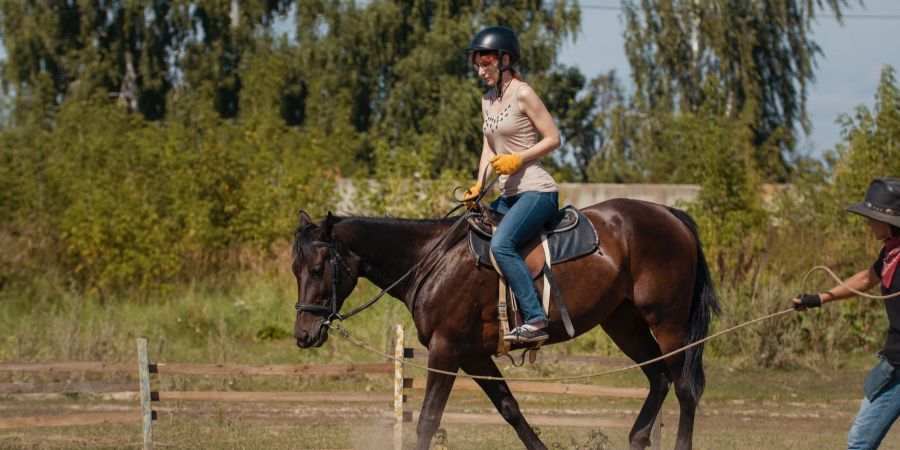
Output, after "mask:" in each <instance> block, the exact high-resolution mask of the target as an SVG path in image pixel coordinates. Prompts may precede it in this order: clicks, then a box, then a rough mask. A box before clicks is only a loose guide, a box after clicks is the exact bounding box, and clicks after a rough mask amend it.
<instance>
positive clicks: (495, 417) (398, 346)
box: [0, 325, 661, 449]
mask: <svg viewBox="0 0 900 450" xmlns="http://www.w3.org/2000/svg"><path fill="white" fill-rule="evenodd" d="M393 331H394V333H393V334H394V341H395V342H394V355H395V358H396V359H397V360H396V361H390V360H389V361H387V362H383V363H370V364H270V365H249V364H227V365H226V364H193V363H171V364H164V363H150V362H149V358H148V355H147V341H146V339H143V338H140V339H138V340H137V347H138V361H137V363H136V364H135V363H106V362H0V372H24V373H67V372H78V373H105V374H136V375H138V378H139V380H137V381H122V382H87V381H80V382H67V383H64V382H48V383H0V394H2V395H17V394H55V393H56V394H58V393H63V394H68V393H110V392H134V393H140V399H141V402H140V405H139V406H140V407H139V408H137V407H136V408H135V410H134V411H126V412H115V413H91V414H77V415H65V416H36V417H17V418H5V419H0V429H10V428H28V427H44V426H68V425H100V424H113V423H115V424H118V423H142V424H143V430H144V448H145V449H151V448H152V447H153V420H155V419H156V412H155V411H153V409H152V405H153V403H156V402H161V401H188V402H193V401H207V402H315V403H325V402H328V403H370V404H371V403H383V404H385V405H390V408H389V409H391V410H392V411H390V413H389V414H388V415H387V416H386V417H389V420H390V421H391V422H393V432H394V448H397V449H399V448H401V446H402V436H403V423H404V422H409V421H411V420H418V415H419V413H418V411H404V405H405V403H406V400H407V392H410V393H412V392H413V391H415V392H419V394H416V395H421V391H422V390H423V389H425V380H424V379H423V378H414V377H404V371H403V366H404V365H403V364H402V360H403V359H408V358H426V357H427V356H428V352H427V350H425V349H421V348H415V349H413V348H408V347H404V334H403V328H402V327H401V326H399V325H397V326H396V327H395V328H394V330H393ZM536 362H537V363H544V364H554V365H556V364H575V365H584V364H590V365H604V366H624V365H627V364H630V363H631V361H630V360H627V359H623V358H603V357H593V356H561V355H539V357H538V359H537V361H536ZM151 374H156V377H159V376H163V375H358V374H360V375H361V374H376V375H391V376H392V379H393V386H394V389H393V393H390V392H381V393H371V392H261V391H252V392H247V391H224V392H223V391H154V390H151V385H152V381H153V379H154V377H151ZM157 382H158V380H157ZM509 386H510V388H511V389H512V390H513V391H514V392H517V393H525V392H527V393H539V394H563V395H578V396H595V397H621V398H645V397H646V396H647V394H648V390H647V389H637V388H617V387H608V386H595V385H587V384H563V383H541V382H524V381H511V382H509ZM453 388H454V389H456V390H481V388H480V387H479V386H478V385H477V384H476V383H475V382H474V381H473V380H471V379H465V378H461V379H458V380H456V381H455V383H454V386H453ZM385 413H387V411H386V412H385ZM528 421H529V423H531V424H534V425H539V426H567V427H625V428H628V427H631V421H630V420H622V419H610V418H604V417H597V416H587V415H585V416H574V417H573V416H557V415H540V414H529V415H528ZM442 422H443V423H460V424H498V425H505V424H506V422H505V421H504V420H503V418H502V417H501V416H500V415H499V414H496V413H491V414H479V413H455V412H445V413H444V415H443V417H442ZM660 426H661V416H660V417H657V420H656V421H655V424H654V430H653V433H652V434H651V441H652V444H653V448H659V442H660Z"/></svg>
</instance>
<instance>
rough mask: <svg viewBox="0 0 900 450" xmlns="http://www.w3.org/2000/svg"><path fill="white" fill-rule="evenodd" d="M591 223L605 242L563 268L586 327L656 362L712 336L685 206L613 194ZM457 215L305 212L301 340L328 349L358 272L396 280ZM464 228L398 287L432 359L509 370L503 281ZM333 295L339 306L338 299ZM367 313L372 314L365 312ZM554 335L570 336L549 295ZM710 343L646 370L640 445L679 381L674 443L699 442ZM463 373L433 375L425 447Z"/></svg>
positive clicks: (709, 294)
mask: <svg viewBox="0 0 900 450" xmlns="http://www.w3.org/2000/svg"><path fill="white" fill-rule="evenodd" d="M582 212H583V213H584V215H585V216H586V217H588V218H589V219H590V220H591V222H593V224H594V227H595V228H596V230H597V232H598V234H599V238H600V251H599V252H596V253H593V254H591V255H588V256H585V257H582V258H579V259H577V260H573V261H570V262H566V263H562V264H558V265H554V266H553V271H554V273H555V275H556V278H557V281H558V283H559V285H560V288H561V291H562V294H563V297H564V298H565V299H566V303H567V306H568V310H569V314H570V316H571V318H572V322H573V323H574V325H575V330H576V333H577V334H582V333H585V332H587V331H588V330H590V329H591V328H594V327H595V326H597V325H600V326H602V327H603V329H604V330H605V331H606V333H607V334H609V336H610V337H611V338H612V339H613V341H615V343H616V344H617V345H618V346H619V348H621V349H622V351H623V352H625V354H626V355H628V356H629V357H630V358H632V359H633V360H635V361H637V362H641V361H647V360H649V359H652V358H655V357H658V356H660V355H662V354H664V353H668V352H670V351H673V350H675V349H678V348H679V347H681V346H684V345H686V344H690V343H692V342H696V341H698V340H700V339H702V338H704V337H705V336H706V333H707V329H708V327H709V321H710V317H711V315H712V313H713V312H715V313H718V312H719V305H718V300H717V298H716V294H715V291H714V289H713V287H712V284H711V280H710V276H709V269H708V268H707V264H706V260H705V258H704V256H703V251H702V249H701V245H700V240H699V238H698V236H697V230H696V225H695V224H694V222H693V221H692V220H691V218H690V217H689V216H688V215H687V213H685V212H683V211H680V210H677V209H673V208H667V207H665V206H662V205H657V204H654V203H648V202H642V201H635V200H624V199H615V200H610V201H607V202H603V203H600V204H597V205H594V206H591V207H588V208H585V209H583V210H582ZM454 222H455V220H454V219H452V218H451V219H446V220H402V219H391V218H369V217H335V216H332V215H331V213H329V214H328V217H327V218H326V219H325V220H323V222H322V223H321V224H318V225H317V224H314V223H313V222H312V221H311V220H310V218H309V216H308V215H307V214H306V213H304V212H302V211H301V213H300V226H299V228H298V229H297V231H296V233H295V242H294V260H293V272H294V275H295V276H296V278H297V285H298V289H299V297H298V305H306V307H305V308H300V309H301V311H298V313H297V318H296V322H295V325H294V336H295V337H296V339H297V345H298V346H300V347H302V348H309V347H318V346H321V345H322V344H323V343H324V342H325V340H326V339H327V337H328V328H326V327H324V326H323V323H324V321H325V319H326V317H327V316H329V315H330V314H331V312H332V311H337V310H340V307H341V305H342V304H343V301H344V299H345V298H347V296H348V295H350V293H351V292H352V291H353V288H354V287H355V285H356V282H357V280H358V277H365V278H367V279H369V280H371V281H372V282H373V283H374V284H375V285H377V286H379V287H382V288H386V287H388V286H390V285H391V284H392V283H393V282H394V281H396V280H397V279H398V278H400V277H401V276H402V275H403V274H404V273H406V272H407V271H408V270H409V269H410V268H411V267H413V265H414V264H415V263H416V262H418V261H419V260H420V259H421V258H422V257H423V256H425V255H426V253H427V252H428V250H429V249H430V248H431V246H432V245H434V244H435V243H437V242H438V241H439V239H441V238H442V236H443V235H445V234H446V232H447V231H448V230H449V229H450V228H451V226H452V225H453V223H454ZM465 228H466V227H465V226H460V227H459V228H457V229H455V230H453V231H452V233H451V234H450V236H449V238H448V239H447V240H446V241H444V243H443V244H442V245H441V247H440V248H438V249H437V251H436V252H435V253H434V254H432V255H430V256H429V257H428V259H427V261H426V262H425V263H424V264H423V265H422V266H421V267H419V268H418V269H417V270H416V271H415V272H414V273H413V275H412V276H410V277H408V278H407V279H405V280H403V282H401V283H400V284H398V285H397V286H396V287H394V288H391V289H390V290H389V291H388V293H389V294H390V295H392V296H393V297H395V298H397V299H400V301H402V302H403V303H404V304H405V305H406V308H407V309H408V310H409V312H410V313H411V314H412V317H413V320H414V321H415V324H416V330H417V331H418V336H419V340H420V341H421V343H422V345H424V346H426V347H428V350H429V353H428V366H429V367H431V368H435V369H441V370H445V371H451V372H457V371H458V370H459V369H462V370H464V371H465V372H466V373H468V374H471V375H491V376H497V377H499V376H501V373H500V371H499V370H498V368H497V366H496V365H495V364H494V361H493V359H492V358H491V355H492V354H493V353H494V352H495V351H496V349H497V339H498V328H499V323H498V321H497V282H498V276H497V274H496V272H494V270H493V269H487V268H484V267H476V265H475V261H474V259H473V257H472V255H471V254H470V253H469V249H468V247H467V245H466V239H465V233H466V231H465ZM332 303H334V304H333V305H332ZM363 314H364V313H363ZM549 316H550V318H551V323H550V329H549V332H550V339H549V341H548V342H547V344H551V343H556V342H562V341H565V340H567V339H568V336H567V335H566V332H565V330H564V328H563V324H562V322H561V321H560V319H559V312H558V310H556V308H555V305H553V304H552V303H551V310H550V314H549ZM702 354H703V347H702V346H697V347H694V348H692V349H690V350H688V351H686V352H684V353H681V354H678V355H676V356H673V357H671V358H667V359H666V360H665V361H660V362H658V363H655V364H652V365H649V366H645V367H643V371H644V374H645V375H646V376H647V379H648V381H649V383H650V392H649V395H648V396H647V399H646V400H645V401H644V405H643V407H642V408H641V411H640V413H639V414H638V417H637V420H636V421H635V424H634V427H633V428H632V430H631V432H630V434H629V438H630V444H631V447H632V448H643V447H645V446H647V445H649V442H650V439H649V436H650V430H651V427H652V425H653V420H654V419H655V418H656V416H657V412H658V411H659V409H660V407H661V406H662V403H663V400H664V399H665V397H666V394H667V393H668V390H669V386H670V385H671V384H673V383H674V386H675V395H676V396H677V397H678V402H679V404H680V406H681V411H680V412H681V414H680V419H679V424H678V440H677V443H676V448H679V449H686V448H690V447H691V439H692V433H693V427H694V413H695V410H696V408H697V403H698V402H699V400H700V395H701V394H702V393H703V387H704V375H703V366H702ZM454 380H455V377H453V376H448V375H441V374H435V373H433V372H429V373H428V381H427V385H426V388H425V399H424V403H423V405H422V412H421V415H420V416H419V423H418V426H417V429H416V431H417V435H418V444H417V447H418V448H420V449H427V448H428V446H429V445H430V443H431V439H432V437H433V435H434V433H435V431H436V430H437V428H438V425H439V424H440V422H441V416H442V415H443V412H444V406H445V405H446V403H447V398H448V396H449V395H450V390H451V389H452V387H453V382H454ZM478 384H479V385H480V386H481V388H482V389H483V390H484V392H485V394H487V396H488V397H489V398H490V399H491V401H492V402H493V403H494V406H495V407H496V408H497V410H498V411H499V412H500V414H501V415H502V416H503V418H504V419H506V421H507V422H508V423H509V424H510V425H512V426H513V427H514V428H515V430H516V433H517V434H518V436H519V438H520V439H521V440H522V442H523V443H524V444H525V446H526V447H527V448H530V449H531V448H545V446H544V444H543V443H542V442H541V440H540V439H539V438H538V437H537V436H536V435H535V433H534V431H533V430H532V428H531V427H530V426H529V425H528V423H527V422H526V421H525V418H524V417H523V416H522V413H521V412H520V411H519V406H518V403H517V402H516V400H515V399H514V398H513V395H512V393H511V392H510V390H509V387H508V386H507V384H506V382H503V381H484V380H478Z"/></svg>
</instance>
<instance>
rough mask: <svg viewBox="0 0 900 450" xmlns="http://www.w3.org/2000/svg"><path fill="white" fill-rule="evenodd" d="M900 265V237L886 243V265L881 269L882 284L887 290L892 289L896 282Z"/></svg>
mask: <svg viewBox="0 0 900 450" xmlns="http://www.w3.org/2000/svg"><path fill="white" fill-rule="evenodd" d="M897 263H900V237H895V238H893V239H889V240H887V241H885V242H884V265H883V266H882V267H881V282H882V283H884V287H885V289H890V288H891V281H893V280H894V271H895V270H896V269H897Z"/></svg>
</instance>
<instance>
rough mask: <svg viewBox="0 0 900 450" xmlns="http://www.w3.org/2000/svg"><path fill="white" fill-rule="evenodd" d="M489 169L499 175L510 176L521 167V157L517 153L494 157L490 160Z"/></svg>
mask: <svg viewBox="0 0 900 450" xmlns="http://www.w3.org/2000/svg"><path fill="white" fill-rule="evenodd" d="M491 167H493V168H494V171H496V172H497V173H499V174H500V175H512V174H514V173H516V171H518V170H519V168H521V167H522V156H521V155H519V154H518V153H509V154H504V155H497V156H494V157H493V158H491Z"/></svg>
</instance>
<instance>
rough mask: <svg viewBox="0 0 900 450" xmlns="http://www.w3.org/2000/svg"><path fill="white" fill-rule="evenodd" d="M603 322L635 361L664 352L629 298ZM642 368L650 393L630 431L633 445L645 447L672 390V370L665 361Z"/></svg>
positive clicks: (632, 446) (634, 446)
mask: <svg viewBox="0 0 900 450" xmlns="http://www.w3.org/2000/svg"><path fill="white" fill-rule="evenodd" d="M601 326H602V327H603V330H604V331H606V334H608V335H609V337H610V338H612V340H613V342H615V343H616V345H618V346H619V348H620V349H622V351H623V352H624V353H625V354H626V355H628V357H629V358H631V359H633V360H635V361H636V362H639V363H640V362H642V361H648V360H651V359H653V358H656V357H659V356H661V355H662V353H660V350H659V345H658V344H657V343H656V339H654V338H653V335H652V334H651V333H650V328H649V327H648V326H647V322H646V321H645V320H644V318H643V317H642V316H641V314H640V312H638V310H637V308H635V306H634V304H633V303H632V302H631V301H629V300H625V301H623V302H622V303H621V304H620V305H619V307H618V308H616V310H615V311H613V313H612V315H611V316H609V318H608V319H606V320H605V321H604V322H603V323H602V324H601ZM641 370H643V371H644V375H645V376H646V377H647V381H649V383H650V393H649V394H648V395H647V399H646V400H644V405H643V406H642V407H641V412H640V413H638V417H637V420H635V422H634V426H633V427H632V428H631V432H630V433H629V434H628V438H629V441H630V445H631V448H632V449H643V448H644V447H647V446H649V445H650V431H651V430H652V428H653V422H654V420H655V419H656V416H657V414H658V413H659V410H660V408H661V407H662V404H663V401H664V400H665V399H666V394H668V393H669V384H670V383H671V376H670V374H669V370H668V368H667V367H666V364H665V362H663V361H659V362H657V363H654V364H650V365H647V366H644V367H641Z"/></svg>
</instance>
